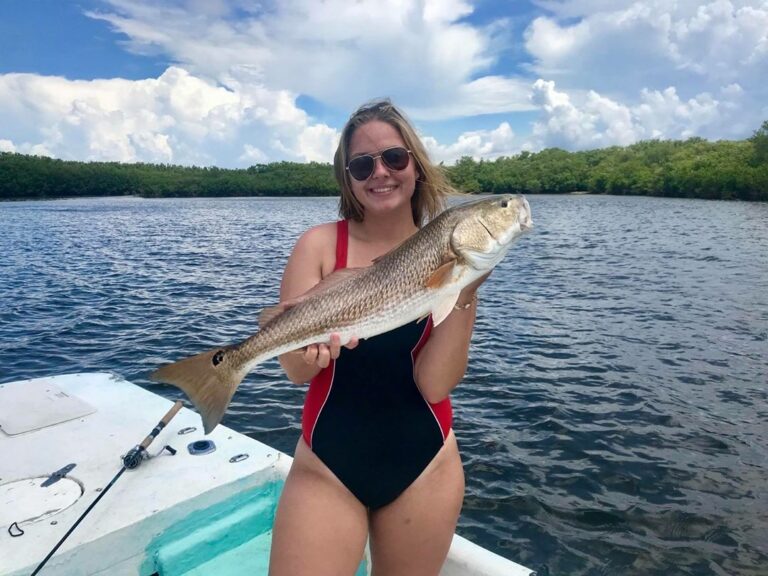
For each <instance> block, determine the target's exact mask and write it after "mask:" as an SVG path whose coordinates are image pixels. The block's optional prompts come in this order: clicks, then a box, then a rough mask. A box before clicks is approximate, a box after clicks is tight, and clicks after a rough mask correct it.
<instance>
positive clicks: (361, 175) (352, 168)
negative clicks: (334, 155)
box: [347, 155, 374, 180]
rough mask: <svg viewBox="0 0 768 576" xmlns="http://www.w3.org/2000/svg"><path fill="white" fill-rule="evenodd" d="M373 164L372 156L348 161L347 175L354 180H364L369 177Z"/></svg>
mask: <svg viewBox="0 0 768 576" xmlns="http://www.w3.org/2000/svg"><path fill="white" fill-rule="evenodd" d="M373 162H374V160H373V157H372V156H368V155H366V156H358V157H357V158H355V159H354V160H351V161H350V163H349V165H348V166H347V168H349V173H350V175H351V176H352V178H354V179H355V180H366V179H367V178H368V176H370V175H371V172H373Z"/></svg>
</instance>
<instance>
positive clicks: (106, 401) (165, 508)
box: [0, 372, 534, 576]
mask: <svg viewBox="0 0 768 576" xmlns="http://www.w3.org/2000/svg"><path fill="white" fill-rule="evenodd" d="M179 404H180V403H179ZM172 406H173V402H171V401H170V400H168V399H165V398H163V397H161V396H159V395H157V394H154V393H152V392H150V391H148V390H146V389H144V388H142V387H140V386H138V385H136V384H133V383H131V382H129V381H127V380H125V379H124V378H122V377H120V376H119V375H116V374H111V373H104V372H99V373H79V374H65V375H56V376H51V377H44V378H35V379H29V380H19V381H15V382H9V383H6V384H0V429H1V430H2V431H1V432H0V454H2V458H0V528H1V530H0V575H2V576H21V575H24V576H28V575H29V574H32V573H33V572H34V571H35V570H36V569H37V568H38V567H39V566H40V563H41V562H42V561H43V560H44V559H45V558H46V556H47V555H48V554H49V553H50V552H51V551H52V550H54V549H55V547H56V546H57V544H60V547H59V548H58V549H57V550H56V552H55V553H54V554H53V555H52V556H50V558H49V559H48V560H47V562H46V563H45V564H44V565H43V567H42V568H41V569H40V572H39V573H40V574H42V575H46V574H50V575H51V576H53V575H60V576H75V575H77V576H83V575H104V576H106V575H110V576H115V575H118V576H119V575H129V574H130V575H132V576H137V575H138V576H181V575H184V576H197V575H203V574H206V575H208V574H216V575H217V576H219V575H220V576H227V575H229V574H249V575H258V574H267V570H268V560H269V548H270V542H271V529H272V524H273V520H274V515H275V510H276V507H277V501H278V498H279V495H280V490H281V488H282V486H283V484H284V481H285V477H286V475H287V473H288V470H289V468H290V465H291V457H290V456H288V455H287V454H284V453H282V452H280V451H278V450H275V449H274V448H272V447H270V446H268V445H266V444H263V443H261V442H258V441H257V440H254V439H252V438H249V437H247V436H245V435H243V434H240V433H238V432H236V431H235V430H232V429H230V428H227V427H226V426H223V425H219V426H217V427H216V429H215V430H214V431H213V432H212V433H211V434H209V435H207V436H205V435H204V434H203V430H202V426H201V424H200V417H199V415H198V414H197V413H196V412H194V411H192V410H189V409H187V408H181V407H180V406H179V407H177V409H178V408H180V409H179V410H178V413H177V414H175V415H174V416H173V417H172V419H171V420H170V422H168V423H167V426H165V427H164V428H163V427H162V426H157V424H158V420H159V419H160V417H161V416H162V415H163V414H166V415H168V414H171V413H172V412H169V409H171V408H172ZM166 420H167V419H166ZM153 428H154V429H153ZM150 431H153V434H156V438H154V441H153V442H152V443H151V444H150V445H149V447H148V449H147V450H146V456H145V457H144V458H140V459H139V460H136V461H134V462H133V464H134V465H135V466H134V467H132V468H130V467H126V463H127V461H128V459H127V458H126V459H123V456H125V455H127V454H133V455H134V456H135V455H136V454H137V453H138V451H136V450H132V449H133V448H134V447H135V446H136V444H138V442H139V441H140V440H141V439H142V438H144V437H145V436H146V435H147V433H148V432H150ZM152 439H153V437H151V436H150V437H148V438H147V440H149V441H151V440H152ZM145 444H146V442H145ZM174 452H175V453H174ZM123 468H125V469H124V470H123ZM123 472H124V473H123ZM94 502H96V505H94ZM89 508H90V510H89ZM84 514H85V515H84ZM78 520H81V522H80V523H79V524H76V523H77V522H78ZM75 525H77V527H76V529H75V530H74V531H71V535H70V536H69V537H68V538H66V539H65V540H64V541H63V543H62V542H61V540H62V537H63V536H65V534H67V532H68V531H70V530H71V529H72V527H73V526H75ZM369 573H370V561H369V556H368V554H367V552H366V555H365V557H364V558H363V560H362V562H361V565H360V568H359V570H358V571H357V574H356V576H365V575H366V574H369ZM440 574H441V576H459V575H461V576H531V575H533V574H534V573H533V572H532V571H531V570H530V569H528V568H526V567H524V566H522V565H520V564H517V563H515V562H513V561H511V560H508V559H506V558H503V557H501V556H499V555H497V554H494V553H492V552H491V551H489V550H487V549H484V548H482V547H480V546H478V545H476V544H474V543H472V542H470V541H468V540H466V539H465V538H462V537H461V536H459V535H454V538H453V542H452V545H451V549H450V553H449V555H448V558H447V560H446V562H445V564H444V566H443V568H442V571H441V572H440Z"/></svg>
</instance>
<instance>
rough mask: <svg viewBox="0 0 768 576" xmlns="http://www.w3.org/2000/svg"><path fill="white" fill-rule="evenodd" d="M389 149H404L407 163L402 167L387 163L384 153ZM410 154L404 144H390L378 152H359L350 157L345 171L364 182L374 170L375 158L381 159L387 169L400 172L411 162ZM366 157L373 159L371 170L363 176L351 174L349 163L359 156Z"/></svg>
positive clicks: (411, 153)
mask: <svg viewBox="0 0 768 576" xmlns="http://www.w3.org/2000/svg"><path fill="white" fill-rule="evenodd" d="M390 150H405V152H406V154H407V156H408V163H407V164H406V165H405V166H403V167H402V168H395V167H393V166H391V165H390V164H389V162H387V160H386V159H385V158H384V154H386V153H387V152H389V151H390ZM412 155H413V152H411V151H410V150H408V148H406V147H405V146H390V147H389V148H385V149H384V150H382V151H381V152H379V153H378V154H360V156H355V157H354V158H352V160H350V161H349V162H347V166H346V170H347V172H349V175H350V176H351V177H352V178H354V179H355V180H357V181H358V182H365V181H366V180H368V178H370V177H371V174H373V173H374V172H375V171H376V160H377V159H381V163H382V164H384V166H385V167H386V168H387V169H388V170H393V171H394V172H402V171H403V170H405V169H406V168H408V165H409V164H410V163H411V156H412ZM366 157H368V158H371V159H373V164H372V165H371V171H370V172H369V173H368V175H367V176H366V177H365V178H357V177H356V176H355V175H354V174H352V171H351V170H350V169H349V165H350V164H352V162H354V161H355V160H358V159H360V158H366Z"/></svg>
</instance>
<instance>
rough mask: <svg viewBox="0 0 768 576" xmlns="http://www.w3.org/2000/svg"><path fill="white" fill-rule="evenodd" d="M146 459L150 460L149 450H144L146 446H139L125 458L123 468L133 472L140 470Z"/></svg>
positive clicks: (131, 450) (132, 449)
mask: <svg viewBox="0 0 768 576" xmlns="http://www.w3.org/2000/svg"><path fill="white" fill-rule="evenodd" d="M145 459H149V454H148V453H147V449H146V448H144V446H142V445H140V444H137V445H136V446H134V447H133V448H131V449H130V450H128V453H127V454H126V455H125V456H123V466H125V467H126V468H127V469H128V470H133V469H134V468H138V467H139V464H141V461H142V460H145Z"/></svg>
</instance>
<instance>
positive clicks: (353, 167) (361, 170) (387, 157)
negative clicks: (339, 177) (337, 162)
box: [347, 146, 411, 181]
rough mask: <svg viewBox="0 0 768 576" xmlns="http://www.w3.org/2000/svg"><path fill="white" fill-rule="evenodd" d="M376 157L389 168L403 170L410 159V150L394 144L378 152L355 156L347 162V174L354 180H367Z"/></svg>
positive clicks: (373, 168)
mask: <svg viewBox="0 0 768 576" xmlns="http://www.w3.org/2000/svg"><path fill="white" fill-rule="evenodd" d="M376 158H381V161H382V162H383V163H384V166H386V167H387V168H389V169H390V170H396V171H397V172H399V171H400V170H405V169H406V168H407V167H408V163H409V162H410V161H411V151H410V150H406V149H405V148H403V147H402V146H395V147H394V148H387V149H386V150H382V151H381V153H380V154H377V155H375V156H374V155H373V154H363V155H362V156H358V157H357V158H353V159H352V160H350V161H349V164H347V170H349V175H350V176H352V178H354V179H355V180H361V181H362V180H367V179H368V178H369V177H370V176H371V174H373V171H374V170H375V168H376Z"/></svg>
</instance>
